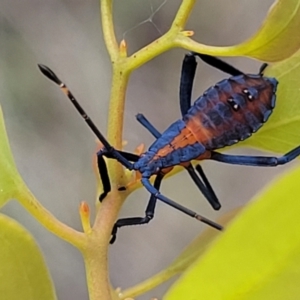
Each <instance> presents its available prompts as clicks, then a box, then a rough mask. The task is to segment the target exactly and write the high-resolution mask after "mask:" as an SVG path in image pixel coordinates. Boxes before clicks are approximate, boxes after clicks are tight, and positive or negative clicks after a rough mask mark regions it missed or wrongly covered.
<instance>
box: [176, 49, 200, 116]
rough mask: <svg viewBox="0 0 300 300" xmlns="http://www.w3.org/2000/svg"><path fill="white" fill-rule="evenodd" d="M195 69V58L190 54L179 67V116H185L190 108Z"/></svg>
mask: <svg viewBox="0 0 300 300" xmlns="http://www.w3.org/2000/svg"><path fill="white" fill-rule="evenodd" d="M196 68H197V62H196V58H195V56H194V55H192V54H186V55H185V57H184V59H183V62H182V67H181V77H180V88H179V104H180V110H181V115H182V116H184V115H186V113H187V111H188V110H189V109H190V107H191V99H192V90H193V83H194V78H195V72H196Z"/></svg>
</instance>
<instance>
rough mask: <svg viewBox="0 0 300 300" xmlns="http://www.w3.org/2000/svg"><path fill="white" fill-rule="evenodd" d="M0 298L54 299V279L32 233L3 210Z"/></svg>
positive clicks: (0, 225)
mask: <svg viewBox="0 0 300 300" xmlns="http://www.w3.org/2000/svg"><path fill="white" fill-rule="evenodd" d="M0 228H1V230H0V245H1V247H0V298H1V299H7V300H21V299H24V300H25V299H26V300H54V299H56V296H55V292H54V287H53V284H52V280H51V278H50V275H49V272H48V269H47V267H46V265H45V261H44V258H43V256H42V254H41V251H40V249H39V247H38V246H37V244H36V242H35V241H34V239H33V237H32V236H31V235H30V234H29V233H28V232H27V231H26V230H25V229H24V228H23V227H22V226H21V225H20V224H19V223H17V222H16V221H14V220H13V219H11V218H9V217H7V216H5V215H2V214H0Z"/></svg>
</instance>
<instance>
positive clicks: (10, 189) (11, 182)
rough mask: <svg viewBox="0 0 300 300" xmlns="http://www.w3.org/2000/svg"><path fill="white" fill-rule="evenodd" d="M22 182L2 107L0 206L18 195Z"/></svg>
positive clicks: (0, 127) (0, 120)
mask: <svg viewBox="0 0 300 300" xmlns="http://www.w3.org/2000/svg"><path fill="white" fill-rule="evenodd" d="M21 184H22V180H21V178H20V175H19V173H18V171H17V168H16V165H15V163H14V159H13V157H12V153H11V149H10V147H9V142H8V138H7V135H6V130H5V125H4V120H3V114H2V110H1V107H0V207H1V206H3V205H4V204H5V203H6V202H7V201H8V200H9V199H11V198H13V197H14V196H15V195H16V191H17V190H18V187H20V185H21Z"/></svg>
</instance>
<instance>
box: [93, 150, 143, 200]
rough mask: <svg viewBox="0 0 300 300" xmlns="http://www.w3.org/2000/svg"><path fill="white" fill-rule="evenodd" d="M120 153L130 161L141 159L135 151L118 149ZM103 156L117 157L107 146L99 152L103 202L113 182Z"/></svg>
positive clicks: (98, 163)
mask: <svg viewBox="0 0 300 300" xmlns="http://www.w3.org/2000/svg"><path fill="white" fill-rule="evenodd" d="M116 152H118V154H119V155H121V156H123V157H124V158H126V159H127V160H128V161H132V162H135V161H137V160H138V159H139V156H138V155H136V154H133V153H129V152H124V151H117V150H116ZM103 156H105V157H107V158H110V159H117V158H116V157H115V156H114V155H113V154H112V153H111V152H110V151H107V149H106V148H102V149H101V150H100V151H98V152H97V165H98V171H99V174H100V178H101V181H102V185H103V192H102V194H101V195H100V196H99V201H100V202H102V201H103V199H104V198H105V197H106V196H107V194H108V193H109V192H110V191H111V184H110V179H109V175H108V170H107V166H106V162H105V160H104V158H103Z"/></svg>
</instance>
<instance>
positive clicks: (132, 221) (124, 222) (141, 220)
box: [110, 174, 164, 244]
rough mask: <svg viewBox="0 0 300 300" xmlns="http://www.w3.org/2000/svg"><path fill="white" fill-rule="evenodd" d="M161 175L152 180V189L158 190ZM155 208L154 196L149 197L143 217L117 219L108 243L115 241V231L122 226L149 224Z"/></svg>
mask: <svg viewBox="0 0 300 300" xmlns="http://www.w3.org/2000/svg"><path fill="white" fill-rule="evenodd" d="M163 177H164V175H163V174H158V175H157V176H156V178H155V180H154V187H155V188H156V189H157V190H159V188H160V184H161V181H162V179H163ZM155 206H156V197H155V195H152V194H151V196H150V199H149V202H148V205H147V208H146V211H145V217H133V218H123V219H119V220H118V221H117V222H116V224H115V225H114V228H113V230H112V233H111V235H112V237H111V240H110V243H111V244H113V243H114V242H115V240H116V235H117V231H118V229H119V228H121V227H124V226H131V225H142V224H147V223H149V222H150V221H151V220H152V219H153V217H154V212H155Z"/></svg>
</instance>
